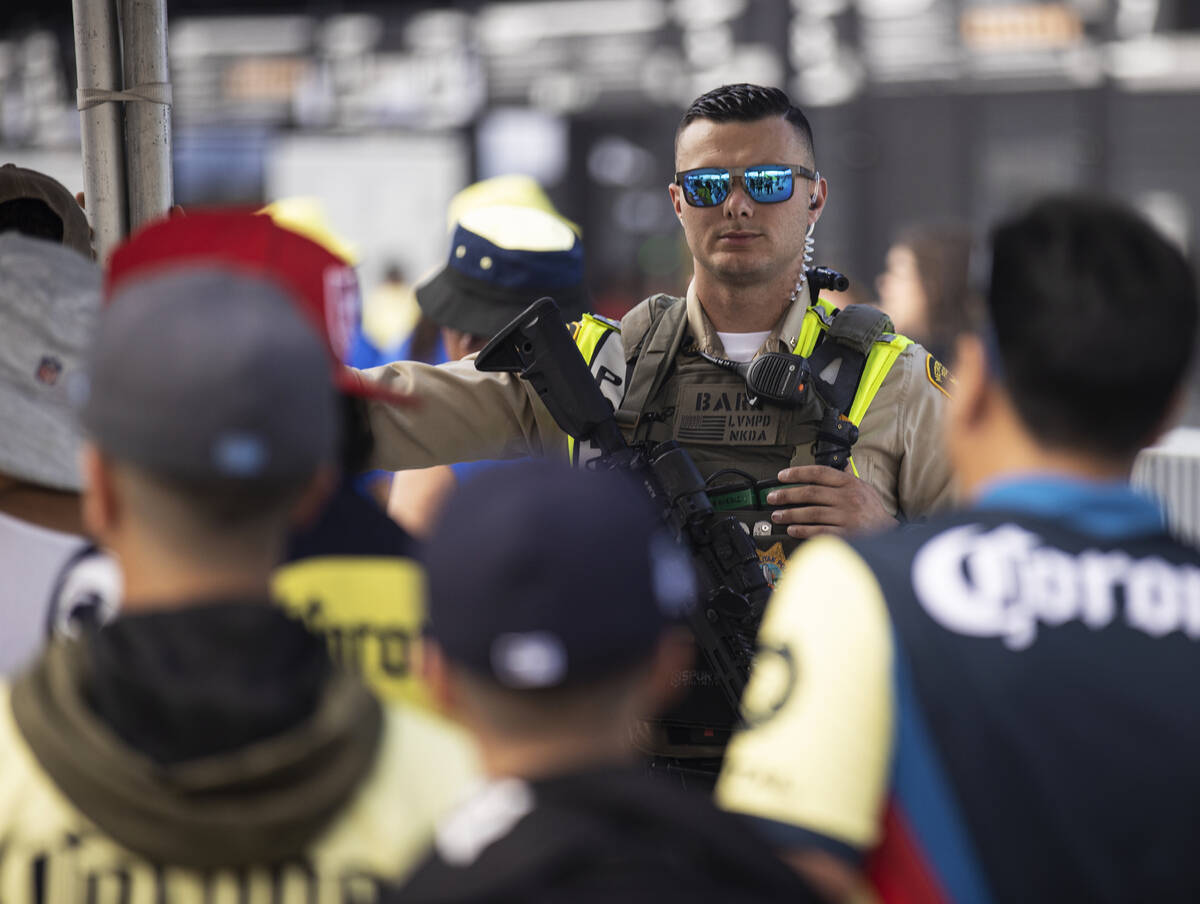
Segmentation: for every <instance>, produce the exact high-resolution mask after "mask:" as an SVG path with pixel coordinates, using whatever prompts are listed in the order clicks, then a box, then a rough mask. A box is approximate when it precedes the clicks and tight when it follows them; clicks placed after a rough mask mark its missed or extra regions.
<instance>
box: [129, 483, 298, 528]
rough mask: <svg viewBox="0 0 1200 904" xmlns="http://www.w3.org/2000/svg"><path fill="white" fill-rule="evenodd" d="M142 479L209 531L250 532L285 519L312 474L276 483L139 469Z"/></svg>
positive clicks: (159, 494)
mask: <svg viewBox="0 0 1200 904" xmlns="http://www.w3.org/2000/svg"><path fill="white" fill-rule="evenodd" d="M138 474H139V477H140V479H141V480H142V481H143V482H145V483H148V484H152V485H153V486H154V487H156V488H157V490H158V493H157V494H156V495H158V496H160V497H161V496H163V495H164V494H165V495H166V497H168V498H170V499H171V500H172V505H173V507H174V508H175V509H178V510H179V511H185V512H187V513H188V517H189V519H190V520H192V521H193V522H194V523H196V524H197V525H200V526H202V527H203V528H204V529H205V530H207V531H213V532H237V531H243V532H250V531H256V530H258V529H260V525H262V524H264V523H269V522H270V521H271V520H273V519H279V518H284V517H286V516H287V514H288V512H289V511H290V510H291V508H292V506H294V505H295V504H296V503H297V502H298V501H299V500H300V497H301V496H303V495H304V491H305V489H306V488H307V487H308V485H309V481H310V479H311V475H305V476H304V477H302V478H296V479H290V480H276V481H238V480H216V479H214V480H179V479H177V478H172V477H163V476H160V475H157V474H154V473H152V472H149V471H144V470H139V471H138Z"/></svg>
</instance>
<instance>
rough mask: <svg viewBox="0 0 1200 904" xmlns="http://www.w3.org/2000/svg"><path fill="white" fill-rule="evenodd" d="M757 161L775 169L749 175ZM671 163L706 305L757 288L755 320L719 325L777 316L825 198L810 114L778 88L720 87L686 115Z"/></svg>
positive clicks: (674, 197)
mask: <svg viewBox="0 0 1200 904" xmlns="http://www.w3.org/2000/svg"><path fill="white" fill-rule="evenodd" d="M753 167H769V168H768V169H765V170H763V171H762V172H758V173H757V174H756V175H754V176H753V177H752V178H750V179H749V181H748V177H747V176H746V174H745V172H744V171H745V170H746V168H753ZM734 170H741V171H742V173H741V174H740V175H739V174H737V173H735V172H733V171H734ZM675 171H676V176H675V180H674V181H673V182H672V183H671V184H670V185H669V186H668V189H669V191H670V195H671V202H672V205H673V206H674V208H675V215H676V217H677V218H678V220H679V222H680V224H681V225H682V226H683V231H684V235H685V237H686V239H687V244H688V249H689V250H690V251H691V253H692V258H693V261H694V265H695V287H696V292H697V295H698V297H699V299H700V301H701V303H702V304H703V303H704V299H705V298H706V297H709V298H710V299H711V298H716V297H718V296H720V295H723V294H728V293H742V292H746V291H750V290H753V296H754V297H755V298H756V299H757V301H756V303H755V306H754V308H753V309H752V310H751V311H750V312H749V313H751V314H753V315H754V316H753V317H752V318H751V320H752V321H753V322H750V321H746V322H739V323H737V324H734V323H727V324H726V325H725V326H723V327H722V326H719V325H718V329H734V328H736V329H739V330H744V331H750V330H755V329H759V328H762V327H763V325H764V324H766V323H774V322H775V320H776V319H777V318H778V316H779V314H780V313H782V310H784V309H785V308H786V307H787V305H789V304H790V303H791V301H792V298H791V297H789V294H790V293H791V294H794V293H792V289H793V288H794V286H795V285H797V283H798V282H799V280H800V279H802V278H803V273H804V267H805V247H806V240H807V239H808V237H809V236H810V235H811V234H812V231H813V230H814V229H815V227H816V224H817V221H818V220H819V219H820V217H821V214H822V212H823V211H824V209H825V202H826V199H827V197H828V185H827V183H826V181H825V180H824V179H822V178H821V176H820V173H819V172H817V162H816V151H815V148H814V145H813V134H812V128H811V127H810V126H809V123H808V120H807V118H806V117H805V116H804V114H803V113H802V112H801V111H800V110H799V109H798V108H797V107H795V106H794V105H793V104H792V102H791V101H790V100H789V99H788V96H787V95H786V94H785V93H784V92H783V91H781V90H780V89H778V88H772V87H763V86H759V85H746V84H738V85H724V86H722V87H720V88H717V89H715V90H713V91H710V92H708V93H707V94H705V95H703V96H701V97H699V98H697V99H696V100H695V101H693V102H692V105H691V106H690V107H689V108H688V109H687V111H686V112H685V113H684V115H683V117H682V119H681V120H680V122H679V126H678V129H677V130H676V133H675ZM706 310H708V311H709V313H710V316H711V314H712V310H711V309H710V307H706ZM743 319H744V318H739V321H740V320H743Z"/></svg>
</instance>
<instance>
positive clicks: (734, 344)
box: [717, 330, 771, 364]
mask: <svg viewBox="0 0 1200 904" xmlns="http://www.w3.org/2000/svg"><path fill="white" fill-rule="evenodd" d="M770 335H771V331H770V330H763V331H762V332H760V333H722V332H721V331H720V330H718V331H717V337H718V338H719V339H720V340H721V345H723V346H724V347H725V357H726V358H728V359H729V360H730V361H738V362H741V363H742V364H745V363H746V362H747V361H753V360H754V353H755V352H756V351H758V350H759V349H760V348H762V344H763V343H764V342H766V341H767V337H768V336H770Z"/></svg>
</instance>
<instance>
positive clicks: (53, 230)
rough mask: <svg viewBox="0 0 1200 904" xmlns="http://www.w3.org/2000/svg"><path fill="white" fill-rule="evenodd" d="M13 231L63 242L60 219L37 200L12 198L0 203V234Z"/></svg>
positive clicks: (43, 202) (46, 205)
mask: <svg viewBox="0 0 1200 904" xmlns="http://www.w3.org/2000/svg"><path fill="white" fill-rule="evenodd" d="M11 230H15V231H17V232H20V233H23V234H24V235H30V236H33V237H34V238H36V239H49V240H50V241H51V242H59V243H61V242H62V240H63V221H62V217H60V216H59V215H58V214H56V213H55V212H54V211H53V210H52V209H51V207H50V205H49V204H47V203H46V202H45V201H41V200H39V199H37V198H13V199H12V200H11V201H0V232H9V231H11Z"/></svg>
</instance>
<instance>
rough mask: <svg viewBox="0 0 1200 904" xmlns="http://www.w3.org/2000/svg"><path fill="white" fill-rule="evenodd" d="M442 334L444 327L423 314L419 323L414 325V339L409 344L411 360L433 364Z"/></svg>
mask: <svg viewBox="0 0 1200 904" xmlns="http://www.w3.org/2000/svg"><path fill="white" fill-rule="evenodd" d="M441 336H442V328H441V327H440V326H439V325H438V324H436V323H434V322H433V321H432V320H430V319H429V318H428V317H426V316H425V315H424V314H422V315H421V319H420V320H418V321H417V325H416V326H414V327H413V331H412V341H411V342H410V343H409V346H408V358H409V360H410V361H424V362H425V363H426V364H433V363H434V354H435V352H437V349H438V340H439V339H440V338H441Z"/></svg>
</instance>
